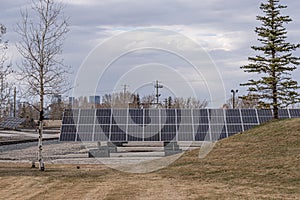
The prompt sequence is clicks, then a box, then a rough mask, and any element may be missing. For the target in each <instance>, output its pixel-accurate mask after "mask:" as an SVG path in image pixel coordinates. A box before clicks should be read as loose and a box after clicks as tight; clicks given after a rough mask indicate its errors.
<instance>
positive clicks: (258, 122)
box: [255, 109, 260, 125]
mask: <svg viewBox="0 0 300 200" xmlns="http://www.w3.org/2000/svg"><path fill="white" fill-rule="evenodd" d="M255 113H256V119H257V125H259V124H260V121H259V117H258V112H257V109H255Z"/></svg>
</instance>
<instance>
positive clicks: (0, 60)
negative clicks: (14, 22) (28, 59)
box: [0, 24, 12, 119]
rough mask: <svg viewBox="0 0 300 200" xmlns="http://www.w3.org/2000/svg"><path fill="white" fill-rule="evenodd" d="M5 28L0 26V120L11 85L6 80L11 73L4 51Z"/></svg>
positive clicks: (5, 47)
mask: <svg viewBox="0 0 300 200" xmlns="http://www.w3.org/2000/svg"><path fill="white" fill-rule="evenodd" d="M5 34H6V27H5V26H4V25H3V24H0V119H1V118H3V117H5V113H4V111H5V110H6V106H7V105H8V104H9V98H10V96H11V91H12V84H11V83H10V82H9V80H8V76H9V75H10V74H11V73H12V69H11V65H9V64H7V56H6V50H7V48H8V47H7V46H8V42H7V41H6V40H4V35H5Z"/></svg>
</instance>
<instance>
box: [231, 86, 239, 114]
mask: <svg viewBox="0 0 300 200" xmlns="http://www.w3.org/2000/svg"><path fill="white" fill-rule="evenodd" d="M231 92H232V108H233V109H235V94H236V93H238V92H239V91H238V90H231Z"/></svg>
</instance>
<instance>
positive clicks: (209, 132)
mask: <svg viewBox="0 0 300 200" xmlns="http://www.w3.org/2000/svg"><path fill="white" fill-rule="evenodd" d="M206 113H207V122H208V134H209V138H207V139H208V140H205V141H212V132H211V128H212V127H211V121H210V117H209V110H208V109H206ZM206 137H207V134H206V136H205V139H206Z"/></svg>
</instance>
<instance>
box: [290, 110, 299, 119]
mask: <svg viewBox="0 0 300 200" xmlns="http://www.w3.org/2000/svg"><path fill="white" fill-rule="evenodd" d="M289 113H290V116H291V118H298V117H300V109H289Z"/></svg>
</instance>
